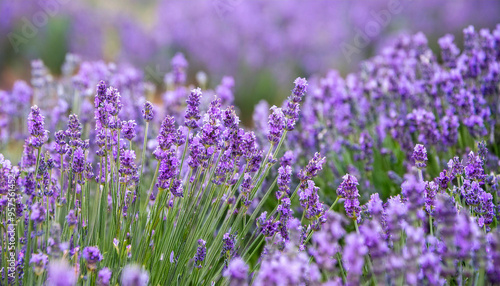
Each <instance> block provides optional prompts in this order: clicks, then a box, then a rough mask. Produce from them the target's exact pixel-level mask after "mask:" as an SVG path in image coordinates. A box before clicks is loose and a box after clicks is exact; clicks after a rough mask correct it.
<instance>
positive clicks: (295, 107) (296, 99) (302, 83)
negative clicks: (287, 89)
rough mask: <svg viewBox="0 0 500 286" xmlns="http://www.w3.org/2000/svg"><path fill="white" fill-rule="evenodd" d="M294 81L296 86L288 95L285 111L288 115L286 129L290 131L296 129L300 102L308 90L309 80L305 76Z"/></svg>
mask: <svg viewBox="0 0 500 286" xmlns="http://www.w3.org/2000/svg"><path fill="white" fill-rule="evenodd" d="M294 83H295V88H294V89H293V90H292V94H291V95H290V96H289V97H288V101H287V103H286V107H285V108H284V111H283V113H284V114H285V116H286V130H288V131H291V130H293V129H295V122H296V121H297V119H298V118H299V111H300V110H299V104H300V102H301V101H302V97H303V96H304V94H305V93H306V91H307V80H306V79H305V78H300V77H298V78H297V79H296V80H295V81H294Z"/></svg>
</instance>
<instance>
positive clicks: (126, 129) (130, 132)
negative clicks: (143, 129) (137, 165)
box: [122, 120, 137, 141]
mask: <svg viewBox="0 0 500 286" xmlns="http://www.w3.org/2000/svg"><path fill="white" fill-rule="evenodd" d="M136 126H137V123H135V120H129V121H124V122H123V124H122V135H123V138H125V139H127V140H130V141H132V140H134V138H135V135H136V133H135V127H136Z"/></svg>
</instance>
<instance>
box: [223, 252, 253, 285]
mask: <svg viewBox="0 0 500 286" xmlns="http://www.w3.org/2000/svg"><path fill="white" fill-rule="evenodd" d="M223 276H224V277H228V278H229V285H246V280H247V276H248V265H246V263H245V261H243V259H241V258H240V257H236V258H234V259H233V260H231V262H229V265H228V267H227V269H226V270H224V275H223Z"/></svg>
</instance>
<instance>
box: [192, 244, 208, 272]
mask: <svg viewBox="0 0 500 286" xmlns="http://www.w3.org/2000/svg"><path fill="white" fill-rule="evenodd" d="M205 244H206V242H205V241H204V240H203V239H199V240H198V249H197V250H196V256H195V257H194V265H195V267H196V268H201V266H202V265H201V263H202V262H203V260H205V256H206V255H207V247H206V246H205Z"/></svg>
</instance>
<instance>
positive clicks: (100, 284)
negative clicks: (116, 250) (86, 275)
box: [97, 267, 112, 286]
mask: <svg viewBox="0 0 500 286" xmlns="http://www.w3.org/2000/svg"><path fill="white" fill-rule="evenodd" d="M111 275H112V273H111V270H109V268H107V267H104V268H103V269H101V270H99V273H98V274H97V286H109V284H110V280H111Z"/></svg>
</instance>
